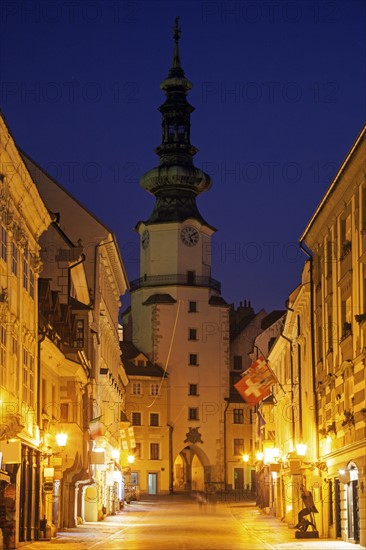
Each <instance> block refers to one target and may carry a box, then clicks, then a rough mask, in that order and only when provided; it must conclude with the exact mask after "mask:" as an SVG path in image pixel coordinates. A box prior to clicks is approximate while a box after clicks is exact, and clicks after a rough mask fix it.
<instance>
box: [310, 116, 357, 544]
mask: <svg viewBox="0 0 366 550" xmlns="http://www.w3.org/2000/svg"><path fill="white" fill-rule="evenodd" d="M365 135H366V127H364V128H363V129H362V131H361V132H360V134H359V136H358V137H357V139H356V141H355V143H354V144H353V146H352V148H351V150H350V151H349V153H348V155H347V157H346V158H345V160H344V162H343V164H342V165H341V167H340V168H339V170H338V173H337V174H336V176H335V178H334V180H333V181H332V183H331V185H330V187H329V189H328V191H327V192H326V194H325V195H324V197H323V199H322V200H321V202H320V204H319V206H318V208H317V210H316V211H315V213H314V215H313V217H312V218H311V220H310V221H309V223H308V225H307V227H306V229H305V231H304V233H303V235H302V236H301V245H302V246H303V247H304V248H305V249H306V250H308V251H309V253H310V255H311V256H312V263H311V265H312V271H311V289H312V301H313V319H312V320H313V331H314V340H313V343H314V373H315V391H316V396H317V400H316V412H317V420H318V426H317V428H318V434H319V460H321V461H322V462H325V463H326V464H327V474H326V479H327V487H326V488H324V487H323V517H322V525H323V529H324V533H325V535H329V536H333V537H338V538H342V539H343V540H346V541H351V542H358V541H359V542H360V543H361V544H363V545H365V544H366V494H365V488H364V487H365V482H366V479H365V474H366V452H365V448H366V425H365V423H366V402H365V350H366V322H365V320H366V315H365V314H366V267H365V266H366V264H365V261H366V182H365V158H366V145H365Z"/></svg>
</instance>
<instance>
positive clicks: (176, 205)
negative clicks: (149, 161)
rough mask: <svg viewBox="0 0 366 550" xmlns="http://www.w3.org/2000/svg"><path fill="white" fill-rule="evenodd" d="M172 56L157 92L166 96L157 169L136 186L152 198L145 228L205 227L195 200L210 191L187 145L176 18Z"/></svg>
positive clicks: (185, 86)
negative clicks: (158, 225) (192, 221)
mask: <svg viewBox="0 0 366 550" xmlns="http://www.w3.org/2000/svg"><path fill="white" fill-rule="evenodd" d="M173 33H174V34H173V37H174V53H173V60H172V65H171V68H170V69H169V72H168V76H167V77H166V78H165V79H164V80H163V81H162V83H161V85H160V88H161V89H162V90H163V91H164V93H165V95H166V99H165V102H164V103H163V104H162V105H161V106H160V107H159V111H160V112H161V114H162V142H161V144H160V145H159V146H158V147H157V148H156V149H155V152H156V154H157V155H158V156H159V158H160V163H159V166H157V167H156V168H153V169H152V170H149V171H148V172H147V173H146V174H144V175H143V176H142V178H141V181H140V185H141V186H142V187H143V188H144V189H146V191H148V192H149V193H152V194H153V195H155V197H156V202H155V207H154V210H153V212H152V214H151V216H150V218H149V219H148V220H147V221H146V222H145V224H152V223H164V222H182V221H184V220H186V219H188V218H193V219H196V220H198V221H200V222H202V223H206V222H205V221H204V220H203V218H202V216H201V214H200V213H199V211H198V208H197V204H196V196H197V195H199V194H200V193H202V192H204V191H207V190H208V189H209V188H210V187H211V184H212V182H211V178H210V176H209V175H208V174H206V173H205V172H203V171H202V170H200V169H199V168H196V167H195V166H194V164H193V156H194V155H195V154H196V153H197V151H198V149H196V147H194V145H192V144H191V141H190V129H191V113H192V112H193V111H194V107H192V105H190V104H189V103H188V101H187V94H188V92H189V91H190V90H191V88H192V84H191V82H190V81H189V80H188V79H187V78H186V76H185V73H184V70H183V68H182V66H181V61H180V53H179V39H180V35H181V30H180V27H179V17H177V18H176V20H175V26H174V29H173Z"/></svg>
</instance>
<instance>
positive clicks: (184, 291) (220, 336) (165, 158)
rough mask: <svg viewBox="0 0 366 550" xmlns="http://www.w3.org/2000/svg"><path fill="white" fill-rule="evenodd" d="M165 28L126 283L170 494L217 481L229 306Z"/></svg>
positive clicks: (187, 85)
mask: <svg viewBox="0 0 366 550" xmlns="http://www.w3.org/2000/svg"><path fill="white" fill-rule="evenodd" d="M173 31H174V53H173V60H172V65H171V68H170V69H169V72H168V76H167V77H166V78H165V79H164V80H163V81H162V83H161V86H160V87H161V89H162V90H163V92H164V93H165V96H166V98H165V102H164V103H163V104H162V105H161V107H160V108H159V111H160V112H161V115H162V142H161V144H160V145H159V146H158V147H157V148H156V149H155V152H156V154H157V155H158V157H159V159H160V162H159V165H158V166H157V167H156V168H153V169H152V170H149V171H148V172H147V173H146V174H144V175H143V176H142V178H141V181H140V184H141V186H142V187H143V188H144V189H145V190H146V191H148V192H149V193H151V194H152V195H154V196H155V206H154V209H153V211H152V213H151V215H150V217H149V218H148V219H146V220H145V221H140V222H138V224H137V225H136V231H137V232H138V233H139V235H140V278H139V279H137V280H136V281H132V282H131V285H130V289H131V317H132V341H133V344H134V345H135V346H136V347H137V348H138V349H140V350H141V351H142V352H143V353H144V354H146V356H147V357H148V358H149V359H150V361H151V362H153V363H155V364H158V365H159V366H160V367H161V368H162V369H164V372H165V373H166V374H167V385H168V389H167V396H168V397H167V402H166V403H165V405H163V403H160V404H159V406H166V415H167V416H166V418H167V432H166V437H169V446H168V448H169V456H170V465H169V474H168V477H167V479H166V478H165V477H164V476H163V475H162V476H161V477H162V479H161V481H160V488H161V492H165V487H164V486H166V485H167V486H166V488H167V489H168V490H170V491H172V490H174V491H180V490H195V489H196V490H203V489H205V488H207V484H208V483H219V482H224V477H225V466H224V454H225V453H224V420H223V414H224V413H223V411H224V405H225V397H227V396H228V386H229V382H228V376H229V375H228V372H229V365H228V361H229V340H228V305H227V303H226V302H225V300H224V299H223V298H222V297H221V295H220V292H221V289H220V283H219V282H218V281H216V280H215V279H213V278H212V277H211V237H212V234H213V233H214V232H215V229H214V228H213V227H212V226H211V225H209V224H208V223H207V222H206V221H205V220H204V218H203V217H202V215H201V214H200V212H199V210H198V207H197V204H196V197H197V196H198V195H199V194H200V193H203V192H204V191H207V190H209V189H210V187H211V185H212V182H211V178H210V176H209V175H208V174H206V173H205V172H203V171H202V170H200V169H199V168H196V167H195V166H194V164H193V157H194V155H195V154H196V153H197V149H196V147H194V146H193V145H192V144H191V141H190V131H191V122H190V118H191V113H192V112H193V110H194V108H193V107H192V106H191V105H190V104H189V103H188V101H187V94H188V92H189V91H190V89H191V88H192V84H191V82H190V81H189V80H188V79H187V78H186V76H185V73H184V71H183V69H182V66H181V61H180V53H179V39H180V34H181V31H180V28H179V18H176V21H175V26H174V29H173ZM154 406H155V407H157V406H158V399H156V400H154ZM162 443H163V442H162ZM163 448H164V445H162V449H163ZM141 485H142V486H143V480H141ZM142 490H143V489H142Z"/></svg>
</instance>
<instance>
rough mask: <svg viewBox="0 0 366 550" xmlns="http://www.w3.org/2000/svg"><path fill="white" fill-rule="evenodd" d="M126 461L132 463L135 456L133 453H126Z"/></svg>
mask: <svg viewBox="0 0 366 550" xmlns="http://www.w3.org/2000/svg"><path fill="white" fill-rule="evenodd" d="M127 462H128V463H129V464H133V463H134V462H135V457H134V456H133V455H128V457H127Z"/></svg>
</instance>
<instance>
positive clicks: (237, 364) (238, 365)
mask: <svg viewBox="0 0 366 550" xmlns="http://www.w3.org/2000/svg"><path fill="white" fill-rule="evenodd" d="M242 368H243V358H242V356H241V355H234V370H240V371H241V370H242Z"/></svg>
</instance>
